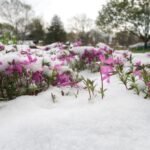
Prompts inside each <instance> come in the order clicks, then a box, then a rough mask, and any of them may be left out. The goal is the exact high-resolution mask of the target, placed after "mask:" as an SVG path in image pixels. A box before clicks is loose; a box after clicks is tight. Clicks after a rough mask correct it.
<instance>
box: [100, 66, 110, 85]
mask: <svg viewBox="0 0 150 150" xmlns="http://www.w3.org/2000/svg"><path fill="white" fill-rule="evenodd" d="M100 73H101V74H102V80H107V82H109V78H110V76H112V74H113V67H112V66H108V65H107V66H101V67H100Z"/></svg>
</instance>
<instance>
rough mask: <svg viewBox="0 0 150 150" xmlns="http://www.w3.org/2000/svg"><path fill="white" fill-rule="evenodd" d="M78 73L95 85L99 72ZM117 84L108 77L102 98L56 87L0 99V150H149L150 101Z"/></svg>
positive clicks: (114, 78) (84, 92) (117, 81)
mask: <svg viewBox="0 0 150 150" xmlns="http://www.w3.org/2000/svg"><path fill="white" fill-rule="evenodd" d="M82 75H85V76H87V77H90V78H91V79H95V80H96V82H97V84H99V74H98V73H96V74H90V73H89V72H88V71H84V72H82ZM119 83H120V81H119V80H118V79H117V78H116V77H112V80H111V83H110V84H109V85H106V86H107V88H108V91H107V94H106V97H105V98H104V100H102V99H101V98H100V96H99V95H97V96H96V97H95V98H93V99H92V100H91V101H88V93H87V91H85V90H80V92H79V95H78V98H75V96H74V93H76V89H70V88H65V89H58V88H56V87H55V88H50V89H49V90H47V91H45V92H42V93H40V94H39V95H38V96H22V97H19V98H17V99H16V100H13V101H9V102H3V103H0V150H99V149H101V150H110V149H111V150H149V148H150V142H149V141H150V126H149V124H150V119H149V118H150V101H148V100H144V99H143V98H142V97H139V96H137V95H134V93H133V92H129V91H126V89H125V88H124V87H123V85H122V84H119ZM61 90H63V91H65V93H66V92H68V91H70V94H69V96H61V94H60V93H61ZM51 93H53V94H55V95H56V103H53V102H52V98H51Z"/></svg>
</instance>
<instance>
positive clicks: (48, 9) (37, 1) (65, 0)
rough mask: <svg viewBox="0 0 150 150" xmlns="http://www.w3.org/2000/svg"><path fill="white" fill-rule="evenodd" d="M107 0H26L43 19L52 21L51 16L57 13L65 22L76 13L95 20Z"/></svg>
mask: <svg viewBox="0 0 150 150" xmlns="http://www.w3.org/2000/svg"><path fill="white" fill-rule="evenodd" d="M106 1H107V0H24V2H26V3H28V4H31V5H32V8H33V10H34V12H35V14H36V15H38V16H41V17H42V18H43V20H44V21H45V22H47V23H50V21H51V18H52V17H53V16H54V15H55V14H57V15H58V16H60V18H61V20H62V21H63V22H64V24H65V26H67V25H68V21H69V19H70V18H72V17H73V16H75V15H78V14H86V15H87V16H88V17H89V18H91V19H93V20H95V19H96V17H97V15H98V11H99V10H100V8H101V7H102V5H103V4H105V3H106Z"/></svg>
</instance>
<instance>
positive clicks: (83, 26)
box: [69, 14, 92, 33]
mask: <svg viewBox="0 0 150 150" xmlns="http://www.w3.org/2000/svg"><path fill="white" fill-rule="evenodd" d="M69 26H70V29H71V30H72V31H73V32H76V33H79V32H80V33H81V32H82V33H84V32H86V31H89V30H90V29H91V27H92V20H91V19H90V18H88V17H87V16H86V15H85V14H80V15H77V16H74V17H73V18H72V19H70V25H69Z"/></svg>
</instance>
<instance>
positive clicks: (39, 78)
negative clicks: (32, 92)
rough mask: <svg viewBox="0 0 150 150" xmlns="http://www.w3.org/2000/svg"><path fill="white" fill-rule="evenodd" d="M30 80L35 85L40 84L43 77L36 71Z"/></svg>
mask: <svg viewBox="0 0 150 150" xmlns="http://www.w3.org/2000/svg"><path fill="white" fill-rule="evenodd" d="M32 80H33V81H34V82H35V83H40V82H42V80H43V75H42V72H41V71H36V72H34V73H33V74H32Z"/></svg>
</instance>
